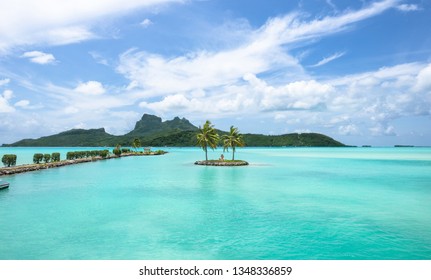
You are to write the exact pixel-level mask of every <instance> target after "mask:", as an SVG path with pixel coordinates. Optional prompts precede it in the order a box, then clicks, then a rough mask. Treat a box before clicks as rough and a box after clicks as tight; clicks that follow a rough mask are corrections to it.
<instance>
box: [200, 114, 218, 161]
mask: <svg viewBox="0 0 431 280" xmlns="http://www.w3.org/2000/svg"><path fill="white" fill-rule="evenodd" d="M196 138H197V145H198V146H201V147H202V149H203V150H204V151H205V160H206V161H208V147H210V148H211V149H213V150H214V149H215V148H216V147H217V143H218V141H219V139H220V137H219V135H218V134H217V132H216V130H215V128H214V126H213V125H212V124H211V122H210V121H208V120H207V121H206V122H205V124H204V126H203V128H201V127H200V126H199V132H198V134H197V135H196Z"/></svg>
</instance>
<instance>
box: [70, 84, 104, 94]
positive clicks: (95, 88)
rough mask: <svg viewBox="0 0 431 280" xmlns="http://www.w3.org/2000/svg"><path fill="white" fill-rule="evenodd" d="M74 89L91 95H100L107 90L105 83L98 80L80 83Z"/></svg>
mask: <svg viewBox="0 0 431 280" xmlns="http://www.w3.org/2000/svg"><path fill="white" fill-rule="evenodd" d="M74 90H75V91H76V92H79V93H83V94H89V95H99V94H103V93H105V92H106V90H105V88H104V87H103V85H102V84H101V83H100V82H98V81H88V82H86V83H79V84H78V86H77V87H76V88H75V89H74Z"/></svg>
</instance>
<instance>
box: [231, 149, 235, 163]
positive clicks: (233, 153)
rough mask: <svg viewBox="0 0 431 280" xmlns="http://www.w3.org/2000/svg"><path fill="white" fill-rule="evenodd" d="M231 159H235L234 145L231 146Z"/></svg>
mask: <svg viewBox="0 0 431 280" xmlns="http://www.w3.org/2000/svg"><path fill="white" fill-rule="evenodd" d="M232 160H235V147H232Z"/></svg>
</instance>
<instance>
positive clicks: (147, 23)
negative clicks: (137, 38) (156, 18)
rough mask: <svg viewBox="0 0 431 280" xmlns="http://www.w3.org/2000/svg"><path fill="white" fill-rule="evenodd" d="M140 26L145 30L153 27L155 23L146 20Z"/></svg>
mask: <svg viewBox="0 0 431 280" xmlns="http://www.w3.org/2000/svg"><path fill="white" fill-rule="evenodd" d="M140 24H141V26H142V27H143V28H147V27H148V26H150V25H152V24H153V22H152V21H151V20H150V19H149V18H146V19H144V20H143V21H142V22H141V23H140Z"/></svg>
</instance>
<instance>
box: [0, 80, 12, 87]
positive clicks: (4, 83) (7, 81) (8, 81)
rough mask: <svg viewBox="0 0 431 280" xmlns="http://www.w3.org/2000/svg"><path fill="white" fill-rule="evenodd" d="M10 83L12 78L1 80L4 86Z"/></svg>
mask: <svg viewBox="0 0 431 280" xmlns="http://www.w3.org/2000/svg"><path fill="white" fill-rule="evenodd" d="M8 83H10V79H2V80H0V86H4V85H7V84H8Z"/></svg>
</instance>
